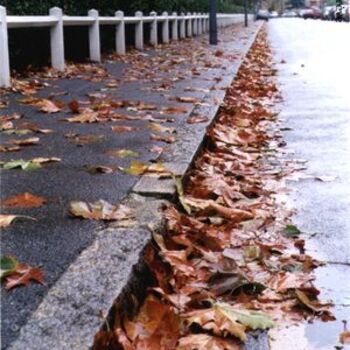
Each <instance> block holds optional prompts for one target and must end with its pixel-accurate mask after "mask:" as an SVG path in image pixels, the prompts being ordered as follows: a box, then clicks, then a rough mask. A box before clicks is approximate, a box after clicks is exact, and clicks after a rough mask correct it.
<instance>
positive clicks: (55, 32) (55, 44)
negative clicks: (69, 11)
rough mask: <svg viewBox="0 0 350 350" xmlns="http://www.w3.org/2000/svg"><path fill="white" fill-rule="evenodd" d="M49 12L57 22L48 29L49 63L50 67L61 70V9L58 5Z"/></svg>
mask: <svg viewBox="0 0 350 350" xmlns="http://www.w3.org/2000/svg"><path fill="white" fill-rule="evenodd" d="M49 14H50V16H53V17H56V19H57V23H56V24H54V25H53V26H52V27H51V30H50V45H51V64H52V68H54V69H57V70H59V71H63V70H64V39H63V18H62V16H63V15H62V10H61V9H60V8H59V7H52V8H51V9H50V12H49Z"/></svg>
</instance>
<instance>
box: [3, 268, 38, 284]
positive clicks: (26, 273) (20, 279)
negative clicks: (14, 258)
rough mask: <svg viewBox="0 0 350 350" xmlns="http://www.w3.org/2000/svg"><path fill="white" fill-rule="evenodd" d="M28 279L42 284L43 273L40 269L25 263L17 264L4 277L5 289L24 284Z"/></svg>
mask: <svg viewBox="0 0 350 350" xmlns="http://www.w3.org/2000/svg"><path fill="white" fill-rule="evenodd" d="M30 281H34V282H37V283H40V284H44V274H43V272H42V271H41V269H39V268H37V267H31V266H29V265H27V264H18V265H17V266H16V268H15V269H14V270H13V271H12V272H10V273H8V274H7V275H6V276H5V277H4V284H5V289H6V290H10V289H12V288H15V287H19V286H22V285H23V286H26V285H27V284H28V283H29V282H30Z"/></svg>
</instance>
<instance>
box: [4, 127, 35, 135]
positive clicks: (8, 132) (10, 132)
mask: <svg viewBox="0 0 350 350" xmlns="http://www.w3.org/2000/svg"><path fill="white" fill-rule="evenodd" d="M31 133H32V130H29V129H9V130H6V131H4V134H6V135H13V134H15V135H20V136H21V135H27V134H31Z"/></svg>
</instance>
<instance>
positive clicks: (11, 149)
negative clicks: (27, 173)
mask: <svg viewBox="0 0 350 350" xmlns="http://www.w3.org/2000/svg"><path fill="white" fill-rule="evenodd" d="M21 149H22V148H21V147H19V146H0V152H3V153H7V152H18V151H20V150H21Z"/></svg>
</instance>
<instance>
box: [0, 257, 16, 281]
mask: <svg viewBox="0 0 350 350" xmlns="http://www.w3.org/2000/svg"><path fill="white" fill-rule="evenodd" d="M18 264H19V262H18V261H17V260H16V259H15V258H14V257H13V256H10V255H5V256H3V257H1V260H0V270H1V274H0V278H1V279H2V278H3V277H5V276H6V275H8V274H10V273H12V272H14V271H15V270H16V268H17V266H18Z"/></svg>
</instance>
